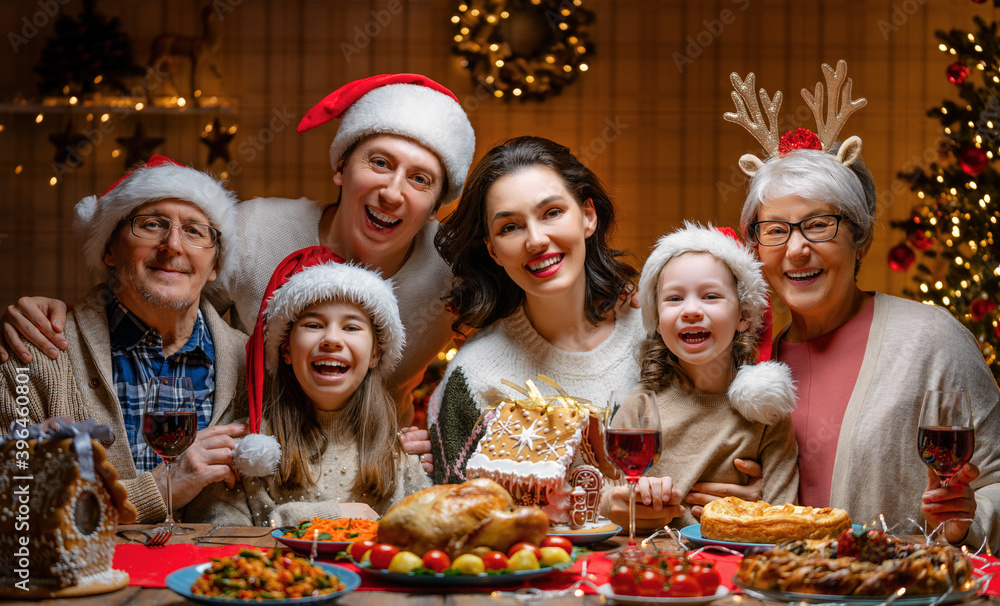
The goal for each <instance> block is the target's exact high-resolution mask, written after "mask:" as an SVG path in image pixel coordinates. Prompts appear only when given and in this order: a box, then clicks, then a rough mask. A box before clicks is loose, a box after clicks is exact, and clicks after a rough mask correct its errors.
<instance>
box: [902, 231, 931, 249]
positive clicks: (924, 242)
mask: <svg viewBox="0 0 1000 606" xmlns="http://www.w3.org/2000/svg"><path fill="white" fill-rule="evenodd" d="M908 241H909V243H910V244H912V245H913V247H914V248H916V249H918V250H922V251H924V252H927V251H928V250H930V249H932V248H934V245H935V244H937V240H936V239H935V238H929V237H928V236H927V232H925V231H924V230H922V229H918V230H917V231H915V232H913V234H912V235H911V236H910V238H909V240H908Z"/></svg>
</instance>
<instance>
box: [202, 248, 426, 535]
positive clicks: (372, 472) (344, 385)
mask: <svg viewBox="0 0 1000 606" xmlns="http://www.w3.org/2000/svg"><path fill="white" fill-rule="evenodd" d="M403 343H404V333H403V325H402V323H401V322H400V319H399V309H398V306H397V304H396V298H395V296H394V295H393V292H392V284H391V282H390V281H386V280H383V279H382V278H381V277H380V276H379V275H378V274H376V273H374V272H371V271H369V270H366V269H363V268H361V267H359V266H356V265H352V264H348V263H344V262H343V259H340V258H339V257H337V256H336V255H334V254H333V252H332V251H330V249H328V248H326V247H323V246H313V247H310V248H305V249H302V250H299V251H296V252H294V253H292V254H291V255H289V256H288V257H287V258H285V260H284V261H282V263H281V264H280V265H279V266H278V268H277V269H276V270H275V271H274V274H273V275H272V276H271V281H270V283H269V284H268V287H267V291H266V293H265V296H264V299H263V302H262V303H261V310H260V313H259V315H258V319H257V325H256V327H255V330H254V333H253V335H252V336H251V337H250V341H249V342H248V343H247V388H248V391H249V394H248V395H249V398H248V400H249V431H250V434H249V435H248V436H247V437H245V438H243V439H241V441H240V444H239V446H238V447H237V448H236V450H235V451H234V452H233V460H234V463H235V466H236V469H237V471H239V473H240V476H241V478H242V489H240V486H239V485H238V486H237V489H236V490H235V491H227V490H226V489H225V487H224V485H222V484H221V483H218V484H214V485H212V486H211V487H209V489H207V490H205V491H203V492H202V494H201V495H200V496H199V497H198V500H197V501H196V502H195V504H194V506H193V507H191V506H189V507H188V515H187V519H189V520H191V521H194V520H193V519H192V516H194V517H196V518H198V519H201V520H204V521H210V522H215V523H225V524H242V525H269V524H272V523H273V524H276V525H278V526H292V525H295V524H297V523H298V522H299V521H301V520H304V519H311V518H313V517H317V516H318V517H324V518H337V517H342V516H346V517H357V513H358V512H359V511H362V510H364V511H367V509H368V507H370V508H371V509H374V510H375V512H376V513H378V514H381V513H384V512H385V511H386V510H387V509H388V508H389V507H390V506H391V505H393V504H395V503H397V502H398V501H400V500H401V499H402V498H403V497H404V496H406V495H408V494H410V493H412V492H416V491H417V490H420V489H422V488H426V487H427V486H429V485H430V481H429V480H428V478H427V476H426V474H425V473H424V471H423V469H422V468H421V466H420V462H419V459H418V458H417V457H416V456H413V455H406V454H405V453H404V452H403V450H402V446H401V445H400V443H399V440H398V439H397V437H396V432H397V430H398V427H397V421H396V419H397V415H396V405H395V402H394V401H393V399H392V396H391V395H390V392H389V390H388V387H387V381H386V376H387V374H388V372H389V371H390V370H392V368H393V366H395V364H396V363H397V362H398V361H399V358H400V354H401V352H402V349H403ZM265 374H266V377H265ZM348 504H350V505H348ZM365 505H367V506H368V507H365Z"/></svg>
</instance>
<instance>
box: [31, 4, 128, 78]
mask: <svg viewBox="0 0 1000 606" xmlns="http://www.w3.org/2000/svg"><path fill="white" fill-rule="evenodd" d="M94 2H95V0H84V2H83V10H82V11H81V12H80V14H79V15H78V16H77V17H76V18H73V17H70V16H68V15H62V16H60V17H59V19H58V20H57V21H56V25H55V29H56V31H55V36H54V37H52V38H49V39H48V40H47V41H46V43H45V47H44V48H43V49H42V54H41V57H40V59H39V61H38V65H36V66H35V71H36V72H37V73H38V75H39V76H41V80H40V81H39V83H38V88H39V90H40V91H41V92H42V94H44V95H58V94H63V95H68V94H81V93H90V92H94V91H95V90H97V88H98V85H100V84H101V83H102V82H103V83H104V85H105V86H110V87H112V88H113V89H115V90H116V92H121V93H127V92H128V89H127V88H126V86H125V85H124V84H122V82H121V79H122V78H124V77H126V76H131V75H136V74H142V69H141V68H139V67H138V66H136V65H134V64H133V62H132V42H131V40H130V39H129V37H128V34H126V33H125V32H123V31H122V29H121V21H120V20H119V19H118V17H113V18H111V19H108V18H107V17H105V16H104V15H102V14H101V13H99V12H97V11H96V10H95V9H94Z"/></svg>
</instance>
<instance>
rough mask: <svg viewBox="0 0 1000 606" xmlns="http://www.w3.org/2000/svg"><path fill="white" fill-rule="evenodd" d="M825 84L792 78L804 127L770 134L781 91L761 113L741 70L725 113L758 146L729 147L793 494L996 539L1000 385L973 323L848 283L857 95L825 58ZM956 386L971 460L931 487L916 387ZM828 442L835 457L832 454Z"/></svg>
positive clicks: (869, 204) (858, 173) (868, 202)
mask: <svg viewBox="0 0 1000 606" xmlns="http://www.w3.org/2000/svg"><path fill="white" fill-rule="evenodd" d="M823 71H824V73H825V77H826V84H827V91H826V92H827V103H828V107H827V109H826V116H825V118H824V115H823V101H824V99H823V84H822V83H818V84H817V85H816V90H815V93H814V94H810V93H809V91H807V90H805V89H803V90H802V95H803V97H804V98H805V100H806V103H807V104H808V105H809V106H810V107H811V108H812V109H813V113H814V114H815V116H816V123H817V126H818V129H817V130H818V131H819V132H818V134H814V133H812V132H810V131H808V130H806V129H801V128H800V129H797V130H796V131H795V132H791V131H790V132H788V133H786V134H785V135H784V136H782V137H780V139H779V137H778V132H777V124H778V110H779V108H780V106H781V92H777V93H775V95H774V97H773V98H770V97H769V96H768V94H767V92H766V91H765V90H764V89H761V90H760V99H761V102H762V106H763V109H764V112H766V114H767V123H766V124H765V120H764V117H763V116H762V115H761V106H759V105H758V103H757V100H756V98H755V94H754V93H755V91H754V74H752V73H751V74H749V75H748V76H747V78H746V80H741V79H740V77H739V76H738V75H737V74H735V73H734V74H732V76H731V80H732V83H733V87H734V89H735V91H734V92H733V93H732V98H733V101H734V103H735V104H736V110H737V111H736V112H735V113H727V114H726V115H725V119H726V120H729V121H731V122H736V123H737V124H740V125H742V126H744V127H745V128H746V129H747V130H749V131H750V132H751V133H752V134H753V135H754V136H755V137H756V138H757V139H758V140H759V141H760V142H761V144H763V145H764V148H765V150H766V151H767V153H768V157H767V158H765V159H764V160H761V159H759V158H757V157H756V156H752V155H749V154H748V155H745V156H743V157H742V158H741V159H740V167H741V168H742V169H743V171H744V172H745V173H746V174H747V175H748V176H749V177H750V178H751V180H750V190H749V193H748V195H747V198H746V202H745V203H744V206H743V212H742V215H741V217H740V226H741V228H742V230H743V235H744V237H745V238H747V240H748V241H749V242H750V243H751V245H754V246H756V249H757V254H758V256H759V257H760V260H761V261H762V262H763V264H764V275H765V277H766V278H767V280H768V282H770V285H771V288H772V289H773V291H774V294H775V295H777V296H778V298H780V299H781V300H782V301H783V302H784V303H785V304H786V305H787V306H788V309H789V311H790V312H791V322H790V324H789V325H788V326H786V327H785V328H784V329H783V330H781V331H777V332H776V338H775V342H774V349H773V357H774V358H775V359H778V360H781V361H783V362H786V363H787V364H788V365H789V366H790V367H791V368H792V373H793V376H794V377H795V379H796V381H797V383H798V408H797V409H796V411H795V412H794V413H793V414H792V418H793V422H794V425H795V433H796V436H797V439H798V443H799V469H800V473H801V484H800V491H799V498H800V500H801V502H802V503H803V504H805V505H812V506H817V507H826V506H834V507H840V508H843V509H846V510H847V511H848V512H849V513H850V515H851V516H852V517H853V518H854V519H855V521H856V522H859V523H863V522H866V521H868V520H869V519H871V518H873V517H875V516H878V515H879V514H882V515H883V519H884V520H885V522H886V523H887V524H888V525H889V526H890V527H893V526H894V527H895V528H896V529H897V530H900V531H903V532H912V531H913V530H914V529H913V528H912V526H910V525H909V524H910V522H909V521H911V520H912V521H913V522H916V523H921V522H924V523H925V528H926V529H928V530H933V529H936V528H938V527H939V526H940V527H941V528H942V531H941V534H943V535H944V536H945V537H946V538H947V539H948V541H950V542H952V543H960V542H964V543H966V544H968V545H970V546H973V547H975V548H978V547H980V546H981V545H982V544H983V542H984V541H989V543H990V545H991V546H992V549H993V551H1000V409H998V406H997V403H998V400H1000V391H998V389H997V384H996V382H995V381H994V380H993V377H992V375H991V374H990V371H989V369H988V367H987V366H986V363H985V362H984V360H983V358H982V356H981V354H980V351H979V348H978V347H977V345H976V342H975V340H974V338H973V336H972V335H971V334H970V333H969V331H968V330H966V329H965V328H964V327H963V326H962V325H961V324H960V323H959V322H958V321H957V320H955V319H954V318H953V317H952V316H951V315H949V314H948V312H947V311H946V310H944V309H940V308H937V307H933V306H928V305H922V304H920V303H917V302H914V301H908V300H905V299H900V298H897V297H893V296H890V295H886V294H883V293H875V292H868V291H865V290H862V289H861V288H860V287H859V286H858V284H857V281H856V280H857V275H858V269H859V268H860V266H861V261H862V259H863V258H864V257H865V255H866V253H867V252H868V251H869V249H870V248H871V243H872V234H873V231H874V226H875V218H876V217H875V214H876V204H875V186H874V182H873V180H872V175H871V173H870V172H869V171H868V169H867V168H866V167H865V165H864V163H863V162H862V161H861V139H859V138H858V137H850V138H848V139H847V140H846V141H844V143H843V144H842V145H841V144H839V143H838V142H837V141H836V138H837V134H838V133H839V132H840V129H841V127H842V126H843V123H844V121H845V120H846V119H847V117H848V116H849V115H850V114H851V113H853V112H854V111H856V110H858V109H860V108H861V107H863V106H864V105H865V103H866V101H865V99H856V100H852V99H851V80H850V79H849V78H847V77H846V74H847V64H846V63H845V62H843V61H840V62H839V63H838V64H837V68H836V70H834V69H833V68H831V67H830V66H829V65H823ZM928 389H939V390H967V391H969V393H970V395H971V398H972V408H973V413H972V416H973V419H974V423H975V430H976V437H977V440H976V442H977V444H976V451H975V455H974V457H973V459H972V463H967V464H965V465H964V466H963V468H962V469H961V470H960V471H959V473H958V475H956V476H955V477H954V478H953V479H952V481H951V482H950V485H947V486H942V484H941V483H940V482H939V480H938V479H937V477H936V476H935V475H934V474H933V473H932V472H930V471H929V470H928V469H927V468H926V467H925V466H924V463H923V461H922V460H921V457H920V454H919V453H918V452H917V449H916V447H915V446H916V440H917V428H918V417H919V413H920V406H921V402H922V399H923V395H924V391H925V390H928ZM834 453H836V456H834Z"/></svg>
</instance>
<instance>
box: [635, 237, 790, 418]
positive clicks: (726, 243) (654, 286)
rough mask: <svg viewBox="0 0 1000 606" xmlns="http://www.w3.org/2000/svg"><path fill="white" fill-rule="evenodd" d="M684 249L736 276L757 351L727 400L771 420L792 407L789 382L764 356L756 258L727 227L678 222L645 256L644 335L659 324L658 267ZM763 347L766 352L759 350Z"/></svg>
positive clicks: (765, 310)
mask: <svg viewBox="0 0 1000 606" xmlns="http://www.w3.org/2000/svg"><path fill="white" fill-rule="evenodd" d="M689 252H701V253H708V254H710V255H712V256H713V257H715V258H716V259H718V260H719V261H721V262H722V263H724V264H725V265H726V267H728V268H729V271H731V272H732V274H733V276H734V277H735V278H736V294H737V296H738V298H739V301H740V312H741V316H742V319H744V320H747V321H749V323H750V327H749V329H748V330H749V331H750V334H753V335H756V340H757V345H758V347H759V349H760V350H761V352H762V356H761V359H762V361H760V362H759V363H757V364H744V365H742V366H741V367H740V368H739V370H738V371H737V373H736V377H735V378H734V379H733V382H732V383H731V384H730V386H729V389H728V391H727V394H728V396H729V401H730V404H731V405H732V407H733V409H734V410H736V411H737V412H738V413H740V415H742V416H743V417H744V418H746V419H748V420H750V421H755V422H758V423H765V424H772V423H774V422H776V421H778V420H780V419H781V418H783V417H785V416H787V415H789V414H791V412H792V411H793V410H794V409H795V403H796V400H795V382H794V380H793V379H792V373H791V370H790V369H789V368H788V366H787V365H786V364H784V363H782V362H773V361H768V360H767V358H769V357H770V351H771V348H770V346H771V343H770V340H771V314H770V303H769V301H768V297H767V282H765V281H764V276H763V275H762V274H761V263H760V261H758V260H757V259H756V258H755V257H754V255H753V253H751V252H750V251H749V250H747V249H746V248H744V247H743V245H742V244H740V242H739V239H738V236H737V235H736V232H735V231H734V230H732V229H729V228H713V227H712V226H711V224H710V225H708V226H707V227H703V226H701V225H698V224H696V223H691V222H688V221H685V222H684V227H683V228H681V229H679V230H677V231H675V232H673V233H670V234H667V235H665V236H663V237H661V238H660V239H659V241H658V242H657V243H656V248H654V249H653V252H652V253H651V254H650V255H649V258H647V259H646V263H645V265H644V266H643V268H642V275H641V276H640V277H639V301H640V306H641V308H642V324H643V328H645V329H646V333H647V335H648V336H652V335H654V334H656V332H657V329H658V327H659V317H658V310H659V305H658V303H659V301H658V300H657V299H658V292H657V291H658V290H659V283H660V272H661V271H662V270H663V268H664V267H665V266H666V265H667V263H668V262H670V261H671V260H672V259H675V258H677V257H679V256H680V255H683V254H685V253H689ZM764 352H766V353H764Z"/></svg>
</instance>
